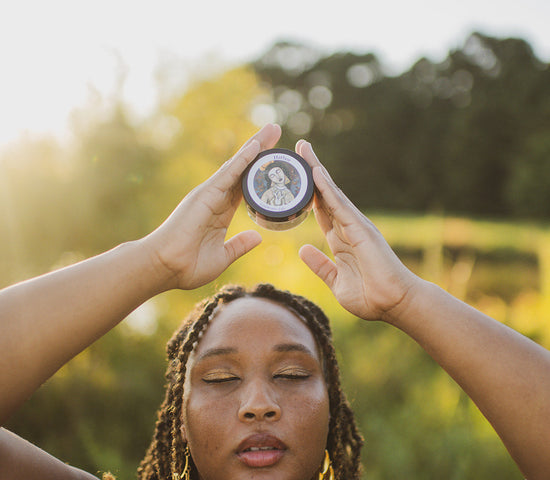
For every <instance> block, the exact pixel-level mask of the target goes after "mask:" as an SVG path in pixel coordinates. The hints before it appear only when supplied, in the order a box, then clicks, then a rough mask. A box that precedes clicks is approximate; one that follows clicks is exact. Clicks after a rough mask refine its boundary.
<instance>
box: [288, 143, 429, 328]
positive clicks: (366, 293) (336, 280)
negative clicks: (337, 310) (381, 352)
mask: <svg viewBox="0 0 550 480" xmlns="http://www.w3.org/2000/svg"><path fill="white" fill-rule="evenodd" d="M296 151H297V152H298V153H299V154H300V155H301V156H302V157H304V159H305V160H306V161H307V162H308V164H309V165H310V166H311V167H312V169H313V179H314V181H315V186H316V187H317V193H316V196H315V203H314V207H313V210H314V212H315V218H316V219H317V222H318V223H319V226H320V227H321V230H322V231H323V234H324V235H325V237H326V239H327V242H328V245H329V247H330V249H331V251H332V254H333V256H334V261H333V260H331V259H329V258H328V257H327V256H326V255H325V254H324V253H322V252H321V251H319V250H318V249H317V248H315V247H313V246H311V245H305V246H304V247H302V248H301V249H300V257H301V258H302V260H303V261H304V262H305V263H306V264H307V265H308V266H309V268H310V269H311V270H312V271H313V272H314V273H315V274H316V275H318V276H319V277H320V278H321V279H322V280H323V281H324V282H325V283H326V284H327V285H328V287H329V288H330V289H331V290H332V292H333V294H334V296H335V297H336V299H337V300H338V302H339V303H340V304H341V305H342V306H343V307H344V308H345V309H346V310H348V311H349V312H351V313H353V314H354V315H356V316H358V317H361V318H363V319H365V320H387V321H391V318H392V315H394V314H396V313H397V311H399V310H401V309H399V308H398V307H402V306H403V305H404V304H405V303H406V300H407V298H408V296H409V293H410V292H411V290H412V289H411V287H412V286H413V285H415V284H416V283H418V282H417V281H418V280H419V279H418V277H416V276H415V275H414V274H413V273H412V272H411V271H409V270H408V269H407V268H406V267H405V266H404V265H403V264H402V263H401V261H400V260H399V259H398V257H397V256H396V255H395V253H394V252H393V251H392V249H391V248H390V246H389V245H388V243H387V242H386V240H385V239H384V237H383V236H382V234H381V233H380V231H379V230H378V229H377V228H376V227H375V226H374V224H373V223H372V222H371V221H370V220H369V219H368V218H367V217H365V216H364V215H363V214H362V213H361V212H360V211H359V209H358V208H357V207H356V206H355V205H353V203H352V202H351V201H350V200H349V199H348V198H347V197H346V196H345V195H344V193H343V192H342V191H341V190H340V189H339V188H338V187H337V186H336V184H335V183H334V182H333V180H332V179H331V178H330V176H329V174H328V172H327V170H326V169H325V167H324V166H323V165H321V163H320V162H319V160H318V159H317V156H316V155H315V153H314V152H313V149H312V147H311V144H309V143H308V142H305V141H304V140H301V141H299V142H298V143H297V145H296Z"/></svg>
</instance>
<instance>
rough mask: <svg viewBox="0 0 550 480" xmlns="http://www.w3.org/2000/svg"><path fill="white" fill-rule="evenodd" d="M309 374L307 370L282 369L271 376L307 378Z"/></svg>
mask: <svg viewBox="0 0 550 480" xmlns="http://www.w3.org/2000/svg"><path fill="white" fill-rule="evenodd" d="M309 377H311V374H310V373H309V372H308V371H307V370H301V369H299V370H295V369H292V370H283V371H281V372H277V373H276V374H275V375H273V378H282V379H285V380H307V379H308V378H309Z"/></svg>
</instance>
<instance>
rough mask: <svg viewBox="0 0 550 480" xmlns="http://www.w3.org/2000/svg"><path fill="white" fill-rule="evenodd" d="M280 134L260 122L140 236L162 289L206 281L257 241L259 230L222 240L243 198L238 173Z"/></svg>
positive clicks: (191, 286) (197, 284)
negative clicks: (158, 271)
mask: <svg viewBox="0 0 550 480" xmlns="http://www.w3.org/2000/svg"><path fill="white" fill-rule="evenodd" d="M280 136H281V128H280V127H279V126H278V125H271V124H269V125H266V126H265V127H263V128H262V129H261V130H260V131H259V132H257V133H256V135H254V136H253V137H251V138H250V139H249V140H248V141H247V142H246V143H245V144H244V145H243V146H242V148H241V149H240V150H239V151H238V152H237V153H236V154H235V155H234V156H233V157H232V158H231V159H230V160H228V161H227V162H225V163H224V164H223V165H222V166H221V167H220V169H219V170H218V171H217V172H216V173H215V174H214V175H212V177H210V178H209V179H208V180H206V181H205V182H204V183H202V184H201V185H199V186H198V187H196V188H195V189H194V190H192V191H191V192H190V193H189V194H188V195H187V196H186V197H185V198H184V199H183V200H182V202H181V203H180V204H179V206H178V207H177V208H176V209H175V210H174V212H173V213H172V214H171V215H170V217H168V219H167V220H166V221H165V222H164V223H163V224H162V225H161V226H160V227H159V228H158V229H157V230H155V231H154V232H153V233H151V234H150V235H148V236H147V237H145V238H144V239H143V242H144V243H145V244H146V245H147V246H148V248H149V249H150V252H151V254H152V256H153V258H154V260H156V261H157V263H159V264H160V269H161V270H162V271H163V272H164V274H165V276H167V278H168V284H167V285H166V287H165V289H169V288H181V289H192V288H197V287H200V286H202V285H205V284H206V283H208V282H210V281H212V280H214V279H215V278H217V277H218V276H219V275H220V274H221V273H222V272H223V271H224V270H225V269H226V268H227V267H228V266H229V265H230V264H231V263H233V262H234V261H235V260H237V259H238V258H239V257H241V256H242V255H244V254H245V253H247V252H249V251H250V250H251V249H252V248H254V247H255V246H257V245H258V244H259V243H260V242H261V236H260V234H259V233H258V232H256V231H252V230H251V231H245V232H240V233H238V234H237V235H235V236H234V237H233V238H231V239H229V240H227V241H225V236H226V233H227V228H228V227H229V224H230V222H231V219H232V218H233V215H234V213H235V210H236V209H237V207H238V205H239V203H240V201H241V198H242V192H241V187H240V178H241V174H242V173H243V172H244V170H245V168H246V167H247V166H248V164H249V163H250V162H251V161H252V160H253V159H254V158H255V157H256V155H258V153H260V152H261V151H263V150H266V149H268V148H272V147H273V146H274V145H275V144H276V143H277V141H278V140H279V137H280Z"/></svg>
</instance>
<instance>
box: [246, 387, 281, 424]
mask: <svg viewBox="0 0 550 480" xmlns="http://www.w3.org/2000/svg"><path fill="white" fill-rule="evenodd" d="M247 387H248V388H245V389H243V392H242V400H241V405H240V408H239V420H240V421H241V422H250V421H265V420H267V421H272V422H274V421H277V420H279V418H281V407H280V406H279V404H278V402H277V401H276V399H275V396H274V392H273V391H272V389H271V387H270V385H267V384H266V382H262V381H254V382H250V383H249V385H248V386H247Z"/></svg>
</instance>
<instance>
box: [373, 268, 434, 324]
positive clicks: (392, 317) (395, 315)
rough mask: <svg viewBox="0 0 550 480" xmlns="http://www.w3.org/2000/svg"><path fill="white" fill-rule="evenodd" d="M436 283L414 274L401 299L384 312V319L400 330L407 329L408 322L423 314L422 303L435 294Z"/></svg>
mask: <svg viewBox="0 0 550 480" xmlns="http://www.w3.org/2000/svg"><path fill="white" fill-rule="evenodd" d="M434 288H438V287H437V286H436V285H435V284H433V283H431V282H428V281H426V280H424V279H422V278H420V277H417V276H416V275H414V276H412V278H411V279H410V281H409V282H408V283H407V285H406V287H405V288H404V292H403V294H402V295H401V298H400V300H399V301H398V302H397V303H396V304H395V305H394V306H393V307H392V308H391V309H390V310H388V311H386V312H384V315H383V316H382V320H383V321H385V322H386V323H388V324H390V325H393V326H394V327H396V328H399V329H400V330H404V331H407V329H408V328H407V327H408V324H409V323H410V322H411V321H412V322H414V321H416V320H415V319H416V318H418V316H419V315H421V312H420V310H421V308H422V305H423V304H424V303H425V302H426V299H427V298H429V297H430V295H432V294H433V290H434Z"/></svg>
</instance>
